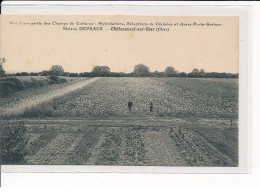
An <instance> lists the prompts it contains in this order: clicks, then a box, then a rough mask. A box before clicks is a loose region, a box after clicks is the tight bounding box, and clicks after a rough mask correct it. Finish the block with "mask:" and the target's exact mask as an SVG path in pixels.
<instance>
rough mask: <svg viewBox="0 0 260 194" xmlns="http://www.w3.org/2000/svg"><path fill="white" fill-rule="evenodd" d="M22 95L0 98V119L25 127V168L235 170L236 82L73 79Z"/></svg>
mask: <svg viewBox="0 0 260 194" xmlns="http://www.w3.org/2000/svg"><path fill="white" fill-rule="evenodd" d="M58 86H60V87H58ZM55 87H57V88H55ZM42 91H44V92H42ZM34 92H35V91H34ZM57 94H58V95H57ZM19 96H21V97H20V98H19ZM24 96H26V94H23V93H21V95H19V94H16V97H11V98H9V99H2V100H1V108H2V110H4V111H1V112H3V113H2V121H1V122H3V126H2V127H5V126H10V125H14V124H16V123H17V122H18V121H23V122H24V123H25V126H26V128H27V133H28V136H29V142H28V144H27V149H28V154H27V155H26V163H27V164H87V165H93V164H95V165H161V166H237V165H238V123H237V118H238V80H237V79H198V78H196V79H189V78H112V77H111V78H91V79H89V80H86V79H85V78H78V80H77V81H76V80H74V81H72V82H68V83H64V84H58V85H55V86H53V88H51V87H49V89H47V87H46V88H42V89H40V90H38V91H37V93H36V92H35V93H30V95H27V96H26V97H24ZM13 99H16V101H14V100H13ZM24 99H26V100H24ZM42 99H44V100H42ZM128 101H132V102H133V108H132V111H131V112H130V111H129V110H128V107H127V103H128ZM35 102H37V103H35ZM150 102H152V103H153V112H150V109H149V105H150ZM21 107H22V108H21ZM231 121H232V123H231Z"/></svg>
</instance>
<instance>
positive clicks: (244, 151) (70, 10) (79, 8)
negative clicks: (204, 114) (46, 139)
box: [1, 1, 251, 173]
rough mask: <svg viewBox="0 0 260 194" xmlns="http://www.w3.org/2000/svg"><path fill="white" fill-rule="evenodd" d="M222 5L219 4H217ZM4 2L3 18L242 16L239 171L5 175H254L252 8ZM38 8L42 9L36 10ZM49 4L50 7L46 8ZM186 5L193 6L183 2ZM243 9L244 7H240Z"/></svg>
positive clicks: (56, 169)
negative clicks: (46, 16)
mask: <svg viewBox="0 0 260 194" xmlns="http://www.w3.org/2000/svg"><path fill="white" fill-rule="evenodd" d="M218 3H219V2H218ZM18 4H20V5H19V6H18V5H17V2H11V1H7V2H3V3H2V14H50V15H51V14H55V15H59V14H71V15H80V14H87V15H115V14H116V15H194V16H195V15H199V16H203V15H204V16H212V15H214V16H239V37H240V38H239V43H240V45H239V62H240V64H239V101H240V102H239V155H240V158H239V161H240V162H239V167H224V168H223V167H159V166H156V167H148V166H145V167H137V166H131V167H127V166H66V165H62V166H56V165H53V166H42V165H34V166H32V165H26V166H21V165H15V166H10V165H3V166H1V168H2V169H1V170H2V172H141V173H250V172H251V146H250V144H251V136H250V134H251V128H250V124H251V116H250V114H251V107H250V103H249V100H250V92H251V90H250V83H251V81H250V79H251V49H250V48H251V42H250V41H251V31H250V29H251V26H250V25H251V23H250V21H251V16H250V13H251V12H250V6H206V5H207V4H205V6H174V5H177V4H176V2H100V1H99V2H78V4H77V2H37V3H35V2H29V1H26V2H18ZM36 4H37V5H39V6H36ZM47 4H48V5H47ZM182 4H183V5H191V4H190V2H183V3H182ZM201 4H203V3H201ZM241 5H242V4H241Z"/></svg>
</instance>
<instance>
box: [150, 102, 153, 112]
mask: <svg viewBox="0 0 260 194" xmlns="http://www.w3.org/2000/svg"><path fill="white" fill-rule="evenodd" d="M152 112H153V103H152V102H150V113H152Z"/></svg>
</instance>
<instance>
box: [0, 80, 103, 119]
mask: <svg viewBox="0 0 260 194" xmlns="http://www.w3.org/2000/svg"><path fill="white" fill-rule="evenodd" d="M98 79H99V78H98V77H95V78H92V79H88V80H84V81H81V82H77V83H75V84H72V85H68V86H66V87H64V88H61V89H58V90H55V91H52V92H51V93H46V94H41V95H35V96H33V97H30V98H27V99H24V100H23V101H20V102H19V103H16V104H15V105H10V106H8V107H1V109H0V112H1V115H2V116H11V115H18V114H21V113H23V112H24V111H25V110H26V109H28V108H31V107H34V106H37V105H39V104H40V103H43V102H48V101H50V100H52V99H53V98H57V97H61V96H63V95H65V94H68V93H70V92H73V91H75V90H77V89H80V88H83V87H85V86H87V85H89V84H91V83H93V82H94V81H96V80H98Z"/></svg>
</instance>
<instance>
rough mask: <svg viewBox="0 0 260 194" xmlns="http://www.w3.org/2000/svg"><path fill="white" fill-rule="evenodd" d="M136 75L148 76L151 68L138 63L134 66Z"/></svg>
mask: <svg viewBox="0 0 260 194" xmlns="http://www.w3.org/2000/svg"><path fill="white" fill-rule="evenodd" d="M134 75H135V76H138V77H147V76H149V75H150V69H149V67H147V66H146V65H144V64H139V65H136V66H135V68H134Z"/></svg>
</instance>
